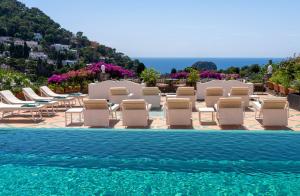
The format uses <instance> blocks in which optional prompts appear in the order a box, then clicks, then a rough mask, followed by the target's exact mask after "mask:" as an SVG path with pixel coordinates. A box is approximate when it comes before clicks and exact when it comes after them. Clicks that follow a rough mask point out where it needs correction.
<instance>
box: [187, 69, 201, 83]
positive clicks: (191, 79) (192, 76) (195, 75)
mask: <svg viewBox="0 0 300 196" xmlns="http://www.w3.org/2000/svg"><path fill="white" fill-rule="evenodd" d="M199 80H200V76H199V72H198V71H197V70H195V69H192V70H190V73H189V75H188V77H187V84H188V85H189V86H193V87H196V84H197V82H198V81H199Z"/></svg>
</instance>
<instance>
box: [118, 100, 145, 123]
mask: <svg viewBox="0 0 300 196" xmlns="http://www.w3.org/2000/svg"><path fill="white" fill-rule="evenodd" d="M150 109H151V104H148V103H147V102H146V101H145V100H144V99H130V100H123V101H122V103H121V111H122V121H123V125H124V126H143V127H146V126H148V121H149V111H150Z"/></svg>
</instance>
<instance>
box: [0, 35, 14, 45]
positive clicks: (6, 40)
mask: <svg viewBox="0 0 300 196" xmlns="http://www.w3.org/2000/svg"><path fill="white" fill-rule="evenodd" d="M11 40H12V38H11V37H8V36H0V43H1V44H8V43H10V42H11Z"/></svg>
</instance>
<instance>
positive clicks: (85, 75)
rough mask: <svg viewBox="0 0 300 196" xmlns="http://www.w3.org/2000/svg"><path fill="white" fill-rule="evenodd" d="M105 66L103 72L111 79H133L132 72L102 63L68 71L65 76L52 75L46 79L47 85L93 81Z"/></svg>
mask: <svg viewBox="0 0 300 196" xmlns="http://www.w3.org/2000/svg"><path fill="white" fill-rule="evenodd" d="M102 65H104V66H105V72H106V73H109V74H110V75H111V77H113V78H123V77H125V76H127V77H133V76H134V72H133V71H131V70H127V69H124V68H123V67H120V66H117V65H114V64H107V63H104V62H99V63H95V64H92V65H88V66H87V67H84V68H82V69H79V70H76V71H69V72H67V73H65V74H54V75H52V76H51V77H50V78H48V83H49V84H61V83H64V82H69V83H81V82H82V81H84V80H93V79H95V77H96V74H97V73H101V66H102Z"/></svg>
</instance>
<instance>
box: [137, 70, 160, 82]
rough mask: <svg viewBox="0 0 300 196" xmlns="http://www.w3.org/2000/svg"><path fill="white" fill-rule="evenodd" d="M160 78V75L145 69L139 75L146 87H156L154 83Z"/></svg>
mask: <svg viewBox="0 0 300 196" xmlns="http://www.w3.org/2000/svg"><path fill="white" fill-rule="evenodd" d="M159 77H160V74H159V73H158V72H157V71H156V70H155V69H153V68H150V69H145V70H144V71H143V72H142V73H141V78H142V79H143V81H144V82H145V83H146V85H147V86H156V81H157V79H158V78H159Z"/></svg>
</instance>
